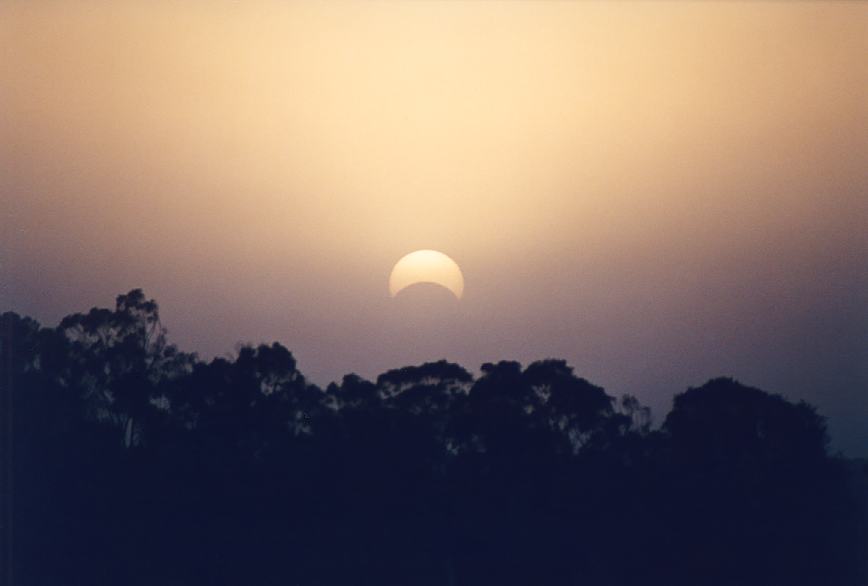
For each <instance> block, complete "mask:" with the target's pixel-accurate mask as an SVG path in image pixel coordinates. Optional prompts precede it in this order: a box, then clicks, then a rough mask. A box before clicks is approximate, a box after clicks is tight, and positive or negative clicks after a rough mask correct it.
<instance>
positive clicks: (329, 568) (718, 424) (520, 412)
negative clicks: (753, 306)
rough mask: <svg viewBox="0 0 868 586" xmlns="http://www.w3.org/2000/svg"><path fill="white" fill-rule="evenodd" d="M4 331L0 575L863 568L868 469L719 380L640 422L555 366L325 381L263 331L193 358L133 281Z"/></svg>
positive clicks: (618, 402) (316, 576)
mask: <svg viewBox="0 0 868 586" xmlns="http://www.w3.org/2000/svg"><path fill="white" fill-rule="evenodd" d="M0 331H2V332H4V337H3V340H2V345H0V351H2V353H3V356H2V362H0V364H3V365H7V366H6V368H7V369H9V372H8V373H5V375H7V376H6V378H5V380H8V381H11V392H12V393H13V395H12V405H13V422H12V423H13V430H14V437H13V439H14V442H13V446H14V453H13V460H12V461H13V466H14V469H13V479H14V494H15V500H14V511H13V513H14V519H13V520H14V540H15V541H14V564H15V567H14V568H13V569H14V576H15V580H16V581H15V584H16V586H17V585H20V586H57V585H71V586H77V585H83V586H84V585H87V586H95V585H101V584H106V585H113V586H114V585H118V584H130V585H142V586H146V585H149V586H150V585H166V586H169V585H200V584H201V585H209V586H210V585H221V584H226V585H232V586H236V585H239V584H243V585H249V586H260V585H262V586H266V585H277V584H280V585H290V584H297V585H323V586H331V585H335V586H337V585H341V586H343V585H347V586H349V585H377V586H388V585H410V584H412V585H420V586H426V585H432V586H434V585H453V586H454V585H477V584H479V585H483V584H484V585H488V584H501V585H510V584H515V585H530V584H539V585H545V584H552V585H554V584H557V585H562V584H584V585H605V586H610V585H633V584H636V585H639V584H661V585H667V586H668V585H682V584H683V585H687V584H691V585H693V584H705V585H717V584H719V585H753V584H756V585H762V586H773V585H785V584H786V585H794V584H795V585H798V584H804V585H809V584H810V585H814V584H816V585H821V584H822V585H824V586H825V585H842V586H844V585H848V586H857V585H859V586H864V584H865V583H866V582H868V564H866V559H868V526H866V523H865V518H866V503H868V498H866V491H868V469H866V466H865V465H864V464H862V465H856V464H855V463H852V462H847V461H844V460H842V459H841V458H838V457H834V456H831V455H829V453H828V449H827V439H826V429H825V423H824V421H823V419H822V418H821V417H820V416H819V415H818V414H817V413H816V411H815V410H814V409H813V407H811V406H809V405H807V404H804V403H798V404H795V403H792V402H790V401H788V400H786V399H785V398H783V397H781V396H777V395H771V394H768V393H766V392H763V391H761V390H758V389H753V388H750V387H746V386H744V385H741V384H739V383H738V382H736V381H733V380H731V379H723V378H721V379H714V380H711V381H709V382H708V383H706V384H705V385H703V386H701V387H698V388H691V389H688V390H687V391H686V392H684V393H681V394H679V395H677V396H676V397H675V399H674V404H673V408H672V411H671V412H670V413H669V414H668V416H667V417H666V419H665V421H664V422H663V424H662V426H661V427H660V428H659V429H656V430H655V429H652V426H651V417H650V412H649V411H648V409H647V408H645V407H643V406H642V405H641V404H640V403H639V402H638V401H637V400H636V399H635V398H634V397H630V396H624V397H620V398H615V397H612V396H610V395H608V394H607V393H606V392H605V390H604V389H602V388H601V387H598V386H596V385H593V384H592V383H590V382H588V381H587V380H585V379H583V378H580V377H578V376H576V374H575V373H574V371H573V369H572V368H571V367H570V366H569V365H568V364H567V363H566V362H564V361H563V360H552V359H550V360H542V361H538V362H534V363H532V364H530V365H528V366H527V367H524V368H523V367H522V365H520V364H519V363H517V362H510V361H502V362H498V363H486V364H483V365H482V367H481V371H480V374H479V376H474V375H473V374H471V373H470V372H468V371H467V370H465V369H464V368H463V367H461V366H459V365H457V364H452V363H449V362H446V361H444V360H441V361H438V362H430V363H426V364H421V365H417V366H408V367H404V368H400V369H396V370H390V371H388V372H385V373H383V374H381V375H380V376H378V377H377V379H376V380H375V381H369V380H365V379H364V378H362V377H359V376H357V375H353V374H351V375H347V376H345V377H344V378H343V380H342V381H341V382H340V383H339V384H338V383H332V384H330V385H329V386H328V387H327V388H326V389H324V390H323V389H320V388H318V387H316V386H315V385H312V384H310V383H309V382H307V381H306V379H305V377H304V376H303V375H302V374H301V373H300V372H299V371H298V369H297V367H296V362H295V359H294V358H293V356H292V354H291V353H290V352H289V350H287V349H286V348H284V347H283V346H281V345H280V344H277V343H274V344H271V345H260V346H244V347H241V348H240V349H239V350H238V351H237V353H236V355H235V356H234V357H232V358H216V359H213V360H211V361H203V360H201V359H199V358H198V357H197V356H196V355H194V354H187V353H184V352H181V351H179V350H178V349H177V348H176V347H175V346H173V345H171V344H169V343H168V341H167V339H166V331H165V329H164V328H163V327H162V325H161V323H160V319H159V312H158V307H157V304H156V303H155V302H154V301H153V300H150V299H147V298H146V297H145V295H144V294H143V293H142V291H140V290H134V291H131V292H129V293H127V294H126V295H121V296H119V297H118V298H117V303H116V306H115V308H114V310H109V309H92V310H91V311H89V312H88V313H86V314H75V315H71V316H68V317H66V318H65V319H63V320H62V321H61V322H60V324H59V325H58V326H57V327H56V328H44V327H41V326H40V325H39V324H38V323H36V322H35V321H34V320H32V319H30V318H27V317H21V316H18V315H16V314H13V313H5V314H3V315H2V316H0Z"/></svg>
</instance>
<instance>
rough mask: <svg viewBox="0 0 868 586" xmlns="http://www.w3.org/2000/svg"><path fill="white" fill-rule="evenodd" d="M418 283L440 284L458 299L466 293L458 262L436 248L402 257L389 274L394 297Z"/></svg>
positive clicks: (390, 288)
mask: <svg viewBox="0 0 868 586" xmlns="http://www.w3.org/2000/svg"><path fill="white" fill-rule="evenodd" d="M416 283H434V284H437V285H440V286H442V287H445V288H446V289H449V291H451V292H452V294H453V295H455V297H456V298H457V299H461V297H462V295H464V275H463V274H462V273H461V268H460V267H459V266H458V263H456V262H455V261H454V260H452V259H451V258H449V257H448V256H447V255H445V254H443V253H442V252H438V251H436V250H417V251H415V252H411V253H410V254H407V255H404V256H403V257H401V259H400V260H398V262H397V263H395V266H394V267H393V268H392V274H391V275H390V276H389V294H390V295H391V296H392V297H394V296H396V295H397V294H398V293H400V292H401V291H403V290H404V289H406V288H407V287H409V286H410V285H414V284H416Z"/></svg>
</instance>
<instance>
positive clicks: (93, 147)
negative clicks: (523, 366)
mask: <svg viewBox="0 0 868 586" xmlns="http://www.w3.org/2000/svg"><path fill="white" fill-rule="evenodd" d="M0 206H2V207H0V222H2V224H0V228H2V240H0V244H2V247H0V277H2V280H0V287H2V289H0V295H2V297H0V302H2V306H3V307H2V308H0V309H4V308H5V309H12V310H14V311H18V312H20V313H25V314H28V315H32V316H33V317H36V318H37V319H40V320H41V321H43V322H44V323H46V324H47V325H54V324H55V323H56V322H57V320H58V319H59V318H60V317H62V316H63V315H65V314H67V313H70V312H73V311H79V310H85V309H88V308H90V307H92V306H94V305H98V306H110V305H112V304H113V300H114V296H115V295H117V294H118V293H122V292H125V291H127V290H129V289H131V288H134V287H142V288H143V289H144V290H145V293H146V294H148V295H149V296H152V297H154V298H156V299H157V301H158V302H159V303H160V304H161V309H162V315H163V321H164V324H165V325H167V326H168V328H169V330H170V335H171V338H172V339H173V340H174V341H176V342H177V343H178V344H179V345H180V346H181V347H182V348H183V349H185V350H195V351H198V352H200V354H202V355H203V356H206V357H207V356H213V355H220V354H225V353H229V352H232V351H233V349H234V347H235V345H236V343H237V342H239V341H249V342H260V341H272V340H278V341H280V342H282V343H284V344H285V345H287V346H288V347H289V348H290V349H291V350H292V351H293V352H294V354H295V355H296V356H297V358H298V359H299V364H300V368H301V369H302V371H303V372H305V373H306V374H307V375H308V376H309V377H310V378H312V379H313V381H315V382H317V383H320V384H323V383H326V382H328V381H330V380H333V379H335V378H339V377H340V376H341V375H342V374H344V373H347V372H351V371H355V372H358V373H359V374H362V375H364V376H374V375H376V374H377V373H379V372H381V371H383V370H385V369H387V368H392V367H396V366H402V365H406V364H409V363H414V362H419V361H423V360H428V359H437V358H441V357H445V358H448V359H450V360H455V361H458V362H461V363H462V364H464V365H466V366H468V367H472V368H475V367H477V366H478V365H479V364H480V363H481V362H483V361H487V360H496V359H507V358H513V359H519V360H522V361H523V362H527V361H529V360H533V359H537V358H542V357H547V356H557V357H563V358H566V359H567V360H569V362H570V363H571V364H573V365H574V366H575V367H576V369H577V371H578V373H579V374H580V375H582V376H585V377H587V378H589V379H590V380H592V381H593V382H596V383H598V384H601V385H603V386H605V387H606V388H607V390H608V391H609V392H610V393H613V394H620V393H625V392H629V393H633V394H635V395H637V396H638V397H639V398H640V399H641V400H642V401H643V402H645V403H647V404H650V405H651V406H652V407H653V408H654V410H655V414H656V416H657V418H658V420H659V419H660V418H662V416H663V415H664V414H665V412H666V411H667V410H668V408H669V404H670V400H671V396H672V394H673V393H675V392H679V391H682V390H684V389H685V388H686V387H687V386H688V385H699V384H701V383H703V382H704V381H705V380H706V379H708V378H709V377H712V376H716V375H721V374H726V375H732V376H735V377H737V378H739V379H740V380H741V381H742V382H744V383H747V384H751V385H755V386H759V387H761V388H763V389H766V390H769V391H774V392H780V393H782V394H784V395H786V396H788V397H790V398H793V399H802V398H804V399H807V400H809V401H811V402H812V403H814V404H816V405H818V406H819V407H820V410H821V412H822V413H823V414H824V415H826V416H828V417H829V419H830V423H831V426H832V429H833V432H834V437H835V441H836V446H838V447H841V448H844V449H847V450H848V451H849V452H850V453H852V454H861V455H868V3H858V2H853V3H839V4H836V3H831V2H818V3H811V2H792V3H789V2H768V3H763V2H744V3H739V2H722V3H719V4H714V3H704V2H703V3H699V2H696V3H688V2H672V3H653V2H637V3H630V2H617V3H608V4H603V3H599V4H598V3H591V2H557V3H556V2H552V3H545V2H527V3H523V2H503V3H498V2H472V3H464V2H458V1H451V2H394V1H392V2H359V3H342V2H330V3H302V2H298V3H290V2H238V3H236V2H232V3H229V2H168V1H165V2H138V3H131V2H127V3H124V2H79V1H71V0H70V1H66V2H65V1H62V0H56V1H44V2H32V1H26V2H25V1H19V2H16V1H14V0H13V1H6V2H3V3H2V6H0ZM419 248H431V249H436V250H441V251H443V252H445V253H447V254H448V255H450V256H451V257H452V258H454V259H455V260H456V261H457V262H458V264H459V265H460V266H461V269H462V271H463V272H464V276H465V279H466V286H465V291H464V297H463V299H462V300H461V301H457V300H455V299H454V298H452V297H451V296H450V295H449V293H448V292H446V291H445V290H441V289H437V288H436V286H433V285H431V286H414V287H412V288H410V289H408V290H407V291H405V292H404V293H402V294H400V295H399V296H398V297H397V298H395V299H391V298H390V297H389V295H388V275H389V271H390V269H391V267H392V265H393V264H394V263H395V261H397V260H398V259H399V258H400V257H401V256H403V255H404V254H406V253H408V252H410V251H413V250H416V249H419Z"/></svg>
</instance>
